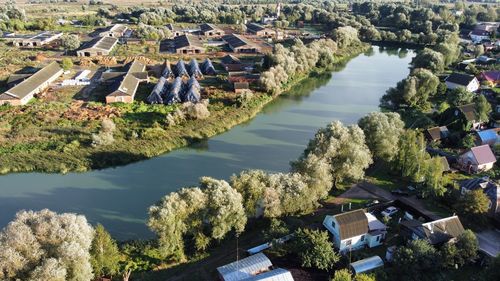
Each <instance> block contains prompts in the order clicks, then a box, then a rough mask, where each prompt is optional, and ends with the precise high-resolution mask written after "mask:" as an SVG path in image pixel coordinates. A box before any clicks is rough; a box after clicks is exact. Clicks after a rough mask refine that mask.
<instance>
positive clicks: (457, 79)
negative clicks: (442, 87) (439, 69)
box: [445, 73, 475, 86]
mask: <svg viewBox="0 0 500 281" xmlns="http://www.w3.org/2000/svg"><path fill="white" fill-rule="evenodd" d="M474 78H475V77H474V76H473V75H468V74H462V73H452V74H450V76H448V77H447V78H446V80H445V81H446V82H451V83H455V84H458V85H463V86H467V85H469V83H470V82H471V81H472V80H474Z"/></svg>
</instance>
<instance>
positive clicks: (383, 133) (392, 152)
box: [358, 112, 404, 162]
mask: <svg viewBox="0 0 500 281" xmlns="http://www.w3.org/2000/svg"><path fill="white" fill-rule="evenodd" d="M358 126H359V127H360V128H361V129H362V130H363V132H364V133H365V137H366V144H367V145H368V147H369V148H370V151H371V152H372V154H373V156H374V157H376V158H379V159H383V160H385V161H387V162H390V161H391V160H392V159H394V157H395V156H396V155H397V153H398V140H399V137H400V136H401V134H402V133H403V131H404V122H403V121H401V118H400V116H399V114H397V113H392V112H391V113H382V112H372V113H369V114H368V115H366V116H364V117H363V118H361V119H360V120H359V121H358Z"/></svg>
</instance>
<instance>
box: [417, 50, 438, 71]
mask: <svg viewBox="0 0 500 281" xmlns="http://www.w3.org/2000/svg"><path fill="white" fill-rule="evenodd" d="M411 63H412V65H413V67H414V68H427V69H429V70H431V71H433V72H442V71H443V70H444V66H445V62H444V58H443V55H442V54H441V53H439V52H436V51H434V50H432V49H428V48H425V49H423V50H422V51H420V52H419V53H418V54H417V55H416V56H415V57H414V58H413V60H412V62H411Z"/></svg>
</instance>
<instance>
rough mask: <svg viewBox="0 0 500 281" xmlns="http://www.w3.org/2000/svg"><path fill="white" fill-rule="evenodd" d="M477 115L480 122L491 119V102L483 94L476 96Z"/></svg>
mask: <svg viewBox="0 0 500 281" xmlns="http://www.w3.org/2000/svg"><path fill="white" fill-rule="evenodd" d="M475 103H476V116H477V120H478V121H479V122H487V121H488V120H489V119H490V114H491V112H492V110H491V104H490V103H489V102H488V100H487V99H486V98H485V97H484V96H483V95H479V96H477V98H476V102H475Z"/></svg>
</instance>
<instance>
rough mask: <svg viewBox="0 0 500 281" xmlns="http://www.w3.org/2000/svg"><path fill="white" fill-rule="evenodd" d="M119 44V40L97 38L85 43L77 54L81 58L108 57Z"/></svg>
mask: <svg viewBox="0 0 500 281" xmlns="http://www.w3.org/2000/svg"><path fill="white" fill-rule="evenodd" d="M117 43H118V39H117V38H114V37H97V38H94V39H92V40H90V41H88V42H85V43H84V44H83V45H82V46H81V48H80V49H79V50H78V51H76V54H77V56H79V57H94V56H107V55H109V54H110V53H111V51H112V50H113V48H114V47H115V46H116V44H117Z"/></svg>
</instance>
